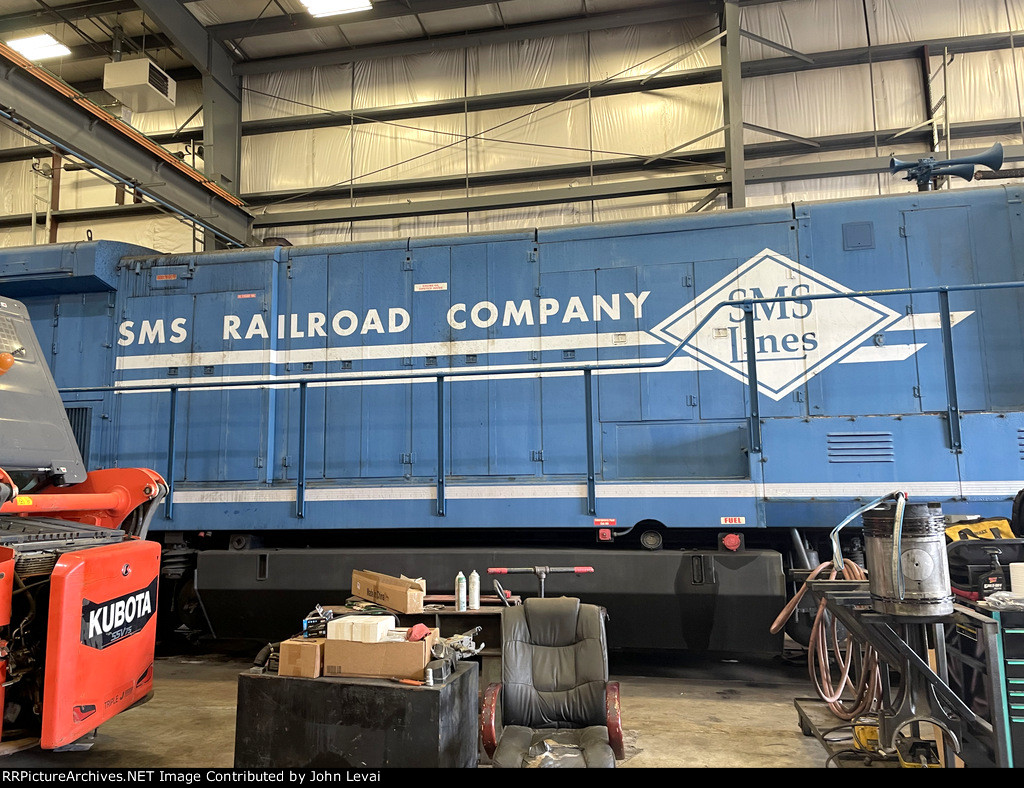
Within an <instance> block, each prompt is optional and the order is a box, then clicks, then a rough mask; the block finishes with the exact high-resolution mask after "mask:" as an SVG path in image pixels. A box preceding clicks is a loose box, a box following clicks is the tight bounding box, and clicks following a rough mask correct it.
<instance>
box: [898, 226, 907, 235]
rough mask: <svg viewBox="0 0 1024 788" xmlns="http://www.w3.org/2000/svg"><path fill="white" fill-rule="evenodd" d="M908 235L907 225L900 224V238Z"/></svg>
mask: <svg viewBox="0 0 1024 788" xmlns="http://www.w3.org/2000/svg"><path fill="white" fill-rule="evenodd" d="M906 237H907V226H906V225H905V224H901V225H900V238H906Z"/></svg>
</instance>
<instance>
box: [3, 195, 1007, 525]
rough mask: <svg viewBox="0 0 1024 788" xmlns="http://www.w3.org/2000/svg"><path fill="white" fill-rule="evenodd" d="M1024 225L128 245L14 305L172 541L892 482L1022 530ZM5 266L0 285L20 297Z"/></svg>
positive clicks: (981, 202)
mask: <svg viewBox="0 0 1024 788" xmlns="http://www.w3.org/2000/svg"><path fill="white" fill-rule="evenodd" d="M1020 205H1021V194H1020V193H1019V190H1018V189H1016V188H1015V187H997V188H985V189H969V190H961V191H954V192H934V193H917V194H908V195H900V196H894V197H886V198H872V199H864V200H851V201H841V202H831V203H821V204H798V205H794V206H785V207H774V208H770V209H756V210H749V211H730V212H724V213H721V214H711V215H706V216H699V217H681V218H675V219H665V220H660V221H645V222H634V223H616V224H605V225H594V226H587V227H581V228H560V229H557V230H550V231H544V230H540V231H537V232H535V233H522V234H505V235H500V236H499V235H492V236H488V235H479V236H466V237H456V238H442V239H415V240H409V241H401V242H398V241H396V242H376V243H366V244H347V245H338V246H320V247H293V248H283V247H278V248H275V249H268V248H255V249H247V250H234V251H230V252H218V253H210V254H198V255H173V256H165V255H159V254H157V253H149V252H142V251H141V250H138V249H133V250H131V253H130V254H127V255H123V256H122V257H120V258H118V259H119V263H118V264H117V265H116V266H114V268H113V270H112V272H111V273H109V274H107V275H105V279H109V280H112V285H113V286H114V287H115V292H92V291H85V290H83V291H81V292H76V293H75V294H74V295H73V296H70V295H68V294H67V293H63V294H54V293H52V292H50V291H48V290H46V289H40V290H39V291H38V292H37V293H36V294H35V295H34V296H31V297H29V296H27V295H26V293H25V292H24V290H21V291H19V292H20V298H21V299H22V300H24V301H25V302H26V303H27V304H28V305H29V307H30V309H32V310H33V317H34V321H35V326H36V329H37V332H38V333H39V334H40V338H41V340H42V342H43V345H44V348H45V347H46V346H47V343H49V345H50V346H51V347H52V348H53V349H54V355H53V357H52V362H53V364H52V366H53V368H54V373H55V377H56V379H57V381H58V385H59V386H60V387H61V388H62V389H63V390H64V391H65V397H66V401H68V402H71V401H74V402H76V404H78V403H88V405H89V406H90V407H93V408H94V409H95V410H96V411H97V414H96V415H97V416H99V418H94V419H93V421H92V423H93V425H94V434H93V436H92V441H91V447H92V455H91V456H90V457H89V458H88V460H87V462H89V463H90V465H91V466H92V467H99V466H103V465H132V466H137V465H143V466H147V465H148V466H150V467H154V468H158V469H161V471H164V470H165V469H166V472H167V474H168V477H169V481H172V482H173V484H174V488H173V490H174V492H173V496H171V497H170V498H169V500H168V504H167V507H166V511H165V515H166V517H165V520H164V521H163V522H160V521H157V522H155V523H154V524H153V528H154V529H159V528H160V526H161V525H162V526H163V527H164V528H165V529H167V530H176V531H181V530H186V531H188V530H213V531H216V530H224V531H231V532H236V531H259V530H264V531H272V530H281V529H290V528H294V529H320V530H324V531H328V530H336V529H382V528H383V529H386V528H419V529H429V528H435V529H436V528H446V529H492V531H493V533H494V534H495V542H496V543H497V542H499V541H500V539H501V534H502V532H504V531H507V530H508V529H522V528H545V527H547V528H580V529H592V528H593V527H594V520H595V518H600V519H614V520H616V522H617V524H618V526H619V527H626V526H630V525H633V524H635V523H639V522H641V521H649V520H654V521H658V522H660V523H663V524H664V525H665V526H666V527H668V528H670V529H702V528H703V529H709V530H712V531H714V532H717V531H719V530H722V529H726V528H727V529H734V528H743V527H746V528H765V527H767V528H776V527H777V528H782V529H788V528H791V527H825V528H828V527H831V526H832V525H834V524H835V523H836V522H838V521H839V520H841V519H842V517H844V516H845V514H847V513H848V512H849V511H850V510H851V509H853V508H856V505H858V503H859V502H863V501H864V500H869V499H870V498H872V497H875V496H877V495H880V494H883V493H886V492H889V491H891V490H892V489H893V488H894V487H900V488H902V489H905V490H907V491H908V492H909V493H910V496H911V498H912V499H914V498H916V499H919V500H920V499H928V500H935V501H940V502H941V503H942V504H943V508H944V510H945V511H948V512H952V513H956V512H964V513H968V512H970V513H978V514H984V515H992V514H998V515H1008V514H1009V508H1010V501H1011V500H1012V497H1013V495H1014V494H1015V493H1016V492H1017V490H1018V489H1020V488H1021V487H1024V454H1022V452H1021V450H1020V443H1019V441H1020V437H1019V436H1020V435H1021V434H1024V432H1022V431H1021V430H1022V429H1024V425H1022V424H1021V421H1022V412H1024V386H1022V385H1021V383H1022V381H1024V350H1022V347H1021V343H1020V341H1019V338H1020V336H1022V335H1024V290H1021V289H1019V288H1018V287H1017V284H1019V283H1020V280H1021V279H1022V278H1024V249H1022V248H1021V245H1020V244H1017V243H1015V239H1018V238H1020V237H1021V230H1022V224H1021V223H1022V218H1021V215H1020V214H1021V210H1020ZM854 225H856V227H857V228H860V227H862V226H864V225H870V227H871V232H870V233H865V232H860V231H858V232H857V233H853V232H852V231H850V232H847V230H849V229H850V228H851V227H853V226H854ZM850 237H856V238H860V239H868V240H865V241H861V242H858V243H856V244H846V245H847V246H850V247H851V248H845V246H844V239H848V238H850ZM93 249H94V252H95V255H96V257H97V259H100V258H102V259H104V260H106V259H109V258H110V255H111V254H112V253H113V252H112V250H113V249H116V247H108V246H107V245H105V244H103V243H102V242H101V243H99V244H97V245H95V246H94V247H93ZM47 250H48V253H49V254H50V255H52V256H53V259H54V260H59V259H61V255H64V254H66V248H65V247H63V246H56V247H47ZM40 254H44V253H42V252H41V251H40V250H33V255H36V256H38V255H40ZM78 254H79V255H81V249H80V250H79V252H78ZM19 255H20V256H21V257H24V255H25V253H24V250H3V251H0V292H5V288H9V287H10V286H12V285H13V284H14V283H15V282H18V283H19V284H18V286H19V287H22V288H24V287H25V283H26V282H27V281H31V279H30V278H28V279H26V278H25V277H24V276H14V274H19V275H20V274H21V271H20V270H17V271H14V270H13V269H12V268H11V266H12V265H13V262H12V261H15V260H17V259H19ZM53 267H54V266H50V268H53ZM40 268H41V270H49V269H47V267H46V265H43V264H41V265H40ZM12 271H13V274H12ZM42 281H43V280H42V279H40V282H41V283H42ZM993 285H998V286H993ZM40 287H41V288H42V287H43V285H42V284H41V285H40ZM851 292H853V293H856V294H857V295H855V296H850V295H849V293H851ZM68 299H72V300H73V303H74V308H72V307H71V306H70V305H69V304H68ZM68 343H71V345H72V347H73V348H75V350H74V352H72V353H69V354H65V353H63V350H64V348H65V347H67V345H68ZM111 386H113V387H116V388H117V389H118V390H117V391H116V392H114V391H111V390H109V388H110V387H111ZM169 392H173V394H172V393H169ZM172 398H173V399H174V400H175V401H174V403H173V405H172ZM168 425H169V426H168ZM168 430H170V432H169V433H168Z"/></svg>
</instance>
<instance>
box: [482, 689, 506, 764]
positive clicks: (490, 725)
mask: <svg viewBox="0 0 1024 788" xmlns="http://www.w3.org/2000/svg"><path fill="white" fill-rule="evenodd" d="M501 728H502V724H501V684H488V685H487V689H486V690H484V701H483V705H482V707H481V709H480V739H481V742H482V743H483V746H484V752H486V753H487V757H488V758H493V757H494V751H495V750H496V749H497V747H498V739H499V738H501Z"/></svg>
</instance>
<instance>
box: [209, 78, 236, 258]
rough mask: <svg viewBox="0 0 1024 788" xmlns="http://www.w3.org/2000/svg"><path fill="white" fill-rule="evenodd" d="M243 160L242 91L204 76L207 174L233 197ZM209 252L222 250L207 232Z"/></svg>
mask: <svg viewBox="0 0 1024 788" xmlns="http://www.w3.org/2000/svg"><path fill="white" fill-rule="evenodd" d="M241 159H242V99H241V90H240V89H239V90H238V91H235V92H231V91H228V90H225V89H224V88H223V87H222V86H221V85H220V83H219V82H218V81H217V80H216V79H214V78H213V77H210V76H204V77H203V173H204V174H205V175H206V176H207V177H208V178H210V179H211V180H212V181H213V182H214V183H216V184H217V185H218V186H220V187H221V188H223V189H224V190H225V191H228V192H230V193H231V194H234V195H237V194H238V193H239V188H240V186H239V178H240V173H241ZM203 243H204V246H205V248H206V249H216V248H218V242H217V241H216V238H215V236H214V235H213V234H212V233H209V232H207V233H204V235H203Z"/></svg>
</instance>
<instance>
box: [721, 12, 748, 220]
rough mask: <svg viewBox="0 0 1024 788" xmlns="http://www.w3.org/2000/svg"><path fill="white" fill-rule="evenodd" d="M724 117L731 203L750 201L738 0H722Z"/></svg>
mask: <svg viewBox="0 0 1024 788" xmlns="http://www.w3.org/2000/svg"><path fill="white" fill-rule="evenodd" d="M721 29H722V31H723V32H724V33H725V39H724V41H723V44H722V121H723V124H724V125H725V167H726V173H727V175H728V178H729V181H730V183H731V184H732V186H731V190H730V192H729V207H730V208H743V207H745V206H746V204H747V184H746V163H745V160H744V157H743V83H742V77H741V72H740V68H741V65H740V42H741V40H742V39H741V37H740V8H739V4H738V2H737V0H725V2H723V3H722V17H721Z"/></svg>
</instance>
